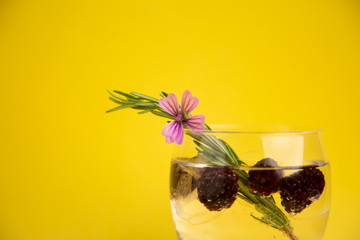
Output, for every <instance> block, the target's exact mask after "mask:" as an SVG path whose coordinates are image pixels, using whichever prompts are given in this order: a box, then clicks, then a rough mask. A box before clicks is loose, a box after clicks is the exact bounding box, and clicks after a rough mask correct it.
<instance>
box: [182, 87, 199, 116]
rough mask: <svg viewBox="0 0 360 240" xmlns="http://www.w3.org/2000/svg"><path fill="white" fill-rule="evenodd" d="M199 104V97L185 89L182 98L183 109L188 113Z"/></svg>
mask: <svg viewBox="0 0 360 240" xmlns="http://www.w3.org/2000/svg"><path fill="white" fill-rule="evenodd" d="M198 104H199V99H198V98H197V97H193V96H192V95H191V93H190V91H189V90H185V92H184V93H183V95H182V99H181V111H182V112H183V111H184V110H185V111H186V112H187V113H190V112H192V111H193V110H194V109H195V108H196V107H197V105H198Z"/></svg>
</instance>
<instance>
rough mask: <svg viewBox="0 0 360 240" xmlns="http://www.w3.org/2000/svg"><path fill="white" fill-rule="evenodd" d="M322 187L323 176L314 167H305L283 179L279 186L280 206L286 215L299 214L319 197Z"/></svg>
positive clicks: (323, 183) (323, 184)
mask: <svg viewBox="0 0 360 240" xmlns="http://www.w3.org/2000/svg"><path fill="white" fill-rule="evenodd" d="M324 186H325V179H324V174H323V173H322V172H321V171H320V170H319V169H317V168H316V166H310V167H306V168H304V169H303V170H302V171H298V172H296V173H293V174H292V175H290V176H288V177H285V178H283V180H282V182H281V186H280V196H281V199H282V201H281V205H283V207H284V208H285V210H286V211H287V212H288V213H291V214H296V213H299V212H301V211H302V210H304V209H305V208H306V207H307V206H309V205H310V204H311V203H313V202H314V201H316V200H317V199H318V198H319V197H320V195H321V193H322V192H323V190H324Z"/></svg>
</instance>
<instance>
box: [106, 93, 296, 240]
mask: <svg viewBox="0 0 360 240" xmlns="http://www.w3.org/2000/svg"><path fill="white" fill-rule="evenodd" d="M108 92H109V94H110V97H109V99H110V100H111V101H113V102H115V103H116V104H118V106H117V107H115V108H113V109H110V110H108V111H107V113H109V112H114V111H117V110H121V109H126V108H132V109H136V110H139V112H138V113H139V114H144V113H152V114H154V115H157V116H160V117H164V118H168V119H174V117H173V116H172V115H170V114H169V113H167V112H166V111H164V110H163V109H162V108H161V107H160V105H159V100H158V99H155V98H153V97H150V96H147V95H144V94H140V93H136V92H130V93H124V92H121V91H115V90H114V91H113V92H111V91H108ZM160 96H161V97H162V98H165V97H167V93H165V92H161V94H160ZM185 127H186V126H185ZM205 130H211V128H210V127H209V126H208V125H206V124H205ZM186 134H188V135H189V136H190V137H192V138H193V139H194V140H193V141H194V143H195V144H196V146H197V148H196V149H197V151H198V155H199V157H201V158H202V159H204V161H207V162H208V163H211V164H214V165H218V166H228V167H239V166H245V165H246V163H244V162H243V161H241V160H240V159H239V158H238V156H237V155H236V153H235V151H234V150H233V149H232V148H231V147H230V146H229V144H227V143H226V142H225V141H223V140H221V139H219V138H217V137H215V136H213V135H209V134H206V133H204V134H201V135H199V134H194V133H191V132H190V131H188V132H186ZM233 170H234V171H235V172H236V174H237V175H238V176H239V180H240V181H239V182H240V184H239V190H238V197H239V198H240V199H242V200H244V201H246V202H247V203H249V204H252V205H254V207H255V210H256V211H257V212H259V213H260V214H261V217H257V216H255V215H253V214H251V216H252V217H253V218H254V219H256V220H258V221H260V222H262V223H264V224H266V225H268V226H270V227H273V228H275V229H278V230H280V231H282V232H284V233H285V234H286V235H288V236H289V238H290V239H292V240H297V239H298V238H297V237H296V236H295V235H294V233H293V227H292V226H291V223H290V221H289V219H288V218H287V217H286V216H285V214H284V213H283V212H282V211H281V210H280V209H279V208H278V207H277V206H276V204H275V201H274V199H273V197H272V196H270V197H260V196H259V195H257V194H255V193H253V192H252V191H251V189H250V186H249V183H248V174H247V172H245V171H244V170H239V169H237V168H234V169H233Z"/></svg>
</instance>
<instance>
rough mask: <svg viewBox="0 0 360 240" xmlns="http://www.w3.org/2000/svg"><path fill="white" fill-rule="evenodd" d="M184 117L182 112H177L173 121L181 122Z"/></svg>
mask: <svg viewBox="0 0 360 240" xmlns="http://www.w3.org/2000/svg"><path fill="white" fill-rule="evenodd" d="M183 118H184V115H183V114H182V113H179V114H178V115H177V116H176V118H175V121H177V122H181V121H182V120H183Z"/></svg>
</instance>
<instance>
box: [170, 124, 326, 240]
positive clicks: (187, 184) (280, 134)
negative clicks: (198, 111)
mask: <svg viewBox="0 0 360 240" xmlns="http://www.w3.org/2000/svg"><path fill="white" fill-rule="evenodd" d="M170 198H171V211H172V216H173V220H174V223H175V228H176V233H177V237H178V239H183V240H193V239H194V240H195V239H196V240H199V239H204V240H205V239H206V240H223V239H227V240H232V239H234V240H235V239H236V240H238V239H254V240H259V239H284V240H285V239H287V240H288V239H292V240H320V239H322V238H323V235H324V231H325V228H326V224H327V219H328V214H329V209H330V166H329V160H328V158H327V155H326V150H325V144H324V140H323V135H322V131H321V130H319V129H305V130H304V129H300V128H296V127H291V126H215V127H213V128H212V130H210V127H207V129H206V130H204V131H203V132H194V131H191V130H185V136H184V142H183V144H182V145H177V146H176V147H175V149H174V153H173V156H172V159H171V174H170Z"/></svg>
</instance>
